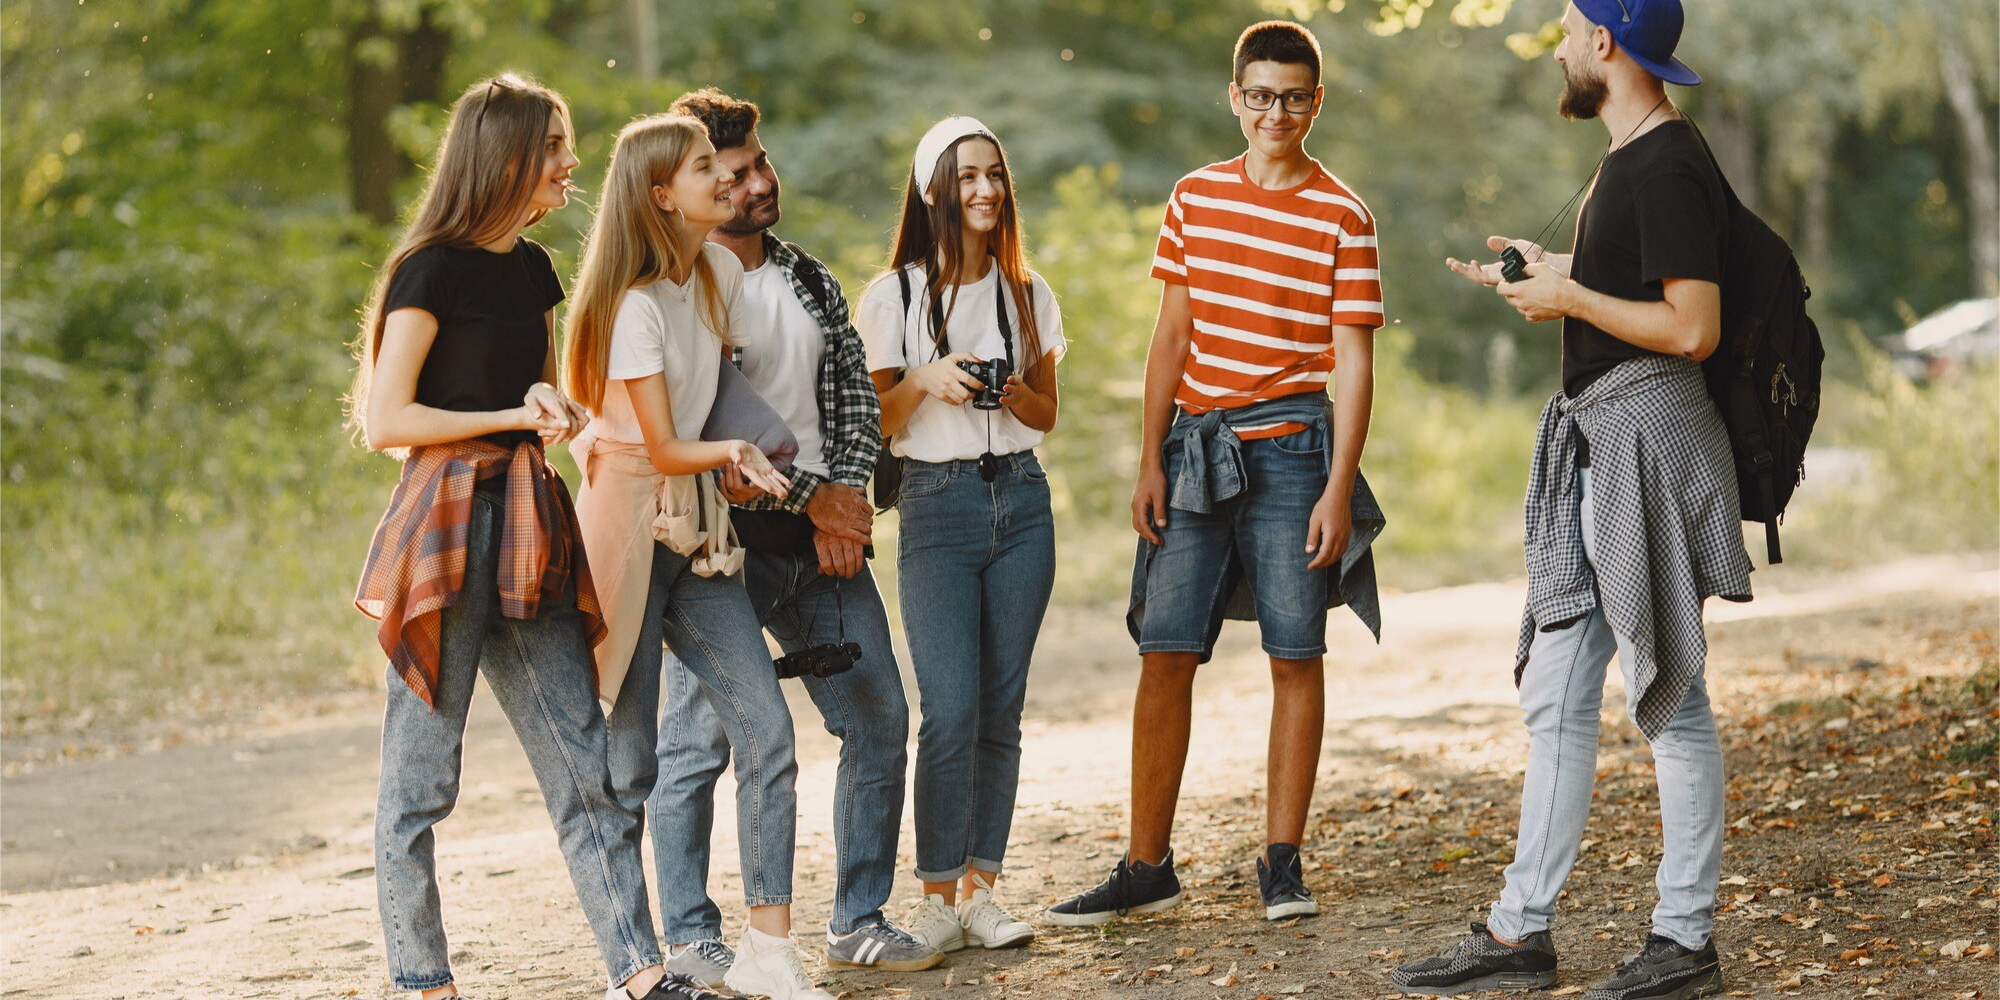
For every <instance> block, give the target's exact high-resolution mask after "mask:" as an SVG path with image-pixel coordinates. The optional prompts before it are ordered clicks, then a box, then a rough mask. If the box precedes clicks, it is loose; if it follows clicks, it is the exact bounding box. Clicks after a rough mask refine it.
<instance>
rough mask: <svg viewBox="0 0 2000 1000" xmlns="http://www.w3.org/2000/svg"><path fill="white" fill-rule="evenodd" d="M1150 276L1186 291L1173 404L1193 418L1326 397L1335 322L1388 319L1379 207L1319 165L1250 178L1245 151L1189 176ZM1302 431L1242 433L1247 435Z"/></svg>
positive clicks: (1274, 428)
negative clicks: (1298, 172)
mask: <svg viewBox="0 0 2000 1000" xmlns="http://www.w3.org/2000/svg"><path fill="white" fill-rule="evenodd" d="M1153 277H1155V278H1159V279H1160V280H1162V281H1166V282H1170V283H1172V284H1179V285H1186V286H1188V298H1189V300H1190V305H1191V306H1192V309H1193V312H1194V337H1193V343H1192V346H1191V348H1190V350H1189V352H1188V360H1187V367H1186V368H1185V369H1183V371H1182V372H1181V385H1180V390H1179V392H1177V393H1176V394H1175V398H1174V402H1175V403H1177V404H1179V405H1180V407H1181V408H1182V409H1184V410H1186V411H1188V412H1189V413H1206V412H1208V411H1209V410H1214V409H1234V408H1236V407H1240V406H1247V405H1249V404H1251V403H1257V402H1262V401H1264V400H1267V399H1276V398H1279V397H1281V396H1289V395H1293V394H1295V393H1302V392H1325V391H1326V381H1327V377H1328V376H1329V375H1330V374H1331V373H1332V372H1333V365H1334V357H1333V327H1335V326H1362V327H1367V328H1369V329H1375V328H1378V327H1380V326H1381V325H1382V278H1381V266H1380V262H1379V260H1378V259H1377V256H1376V248H1375V216H1374V213H1372V212H1370V211H1368V206H1367V205H1364V204H1362V202H1361V198H1360V197H1359V196H1358V195H1356V194H1355V193H1354V192H1353V191H1351V190H1349V189H1348V187H1347V185H1345V184H1342V183H1341V182H1340V180H1339V178H1336V177H1334V176H1333V174H1331V173H1329V172H1327V169H1326V168H1325V167H1323V166H1321V165H1320V164H1319V162H1318V161H1317V160H1315V161H1313V171H1312V176H1311V177H1310V178H1308V179H1307V180H1306V181H1305V183H1303V184H1300V185H1298V186H1296V187H1291V188H1286V189H1284V190H1279V191H1267V190H1265V189H1263V188H1260V187H1258V186H1257V185H1256V184H1254V183H1252V182H1251V181H1250V179H1249V178H1247V177H1245V176H1244V175H1243V157H1241V156H1239V157H1237V158H1236V159H1233V160H1229V161H1227V162H1224V163H1216V164H1211V165H1209V166H1206V167H1203V168H1201V169H1200V170H1197V171H1195V172H1194V173H1191V174H1189V175H1187V176H1186V177H1183V178H1181V180H1180V183H1178V184H1175V185H1174V194H1173V197H1172V198H1169V199H1168V200H1167V217H1166V221H1165V222H1164V223H1163V224H1162V225H1161V226H1160V245H1159V249H1158V250H1157V251H1156V252H1155V255H1154V257H1153ZM1300 429H1301V427H1300V425H1298V424H1272V425H1269V426H1264V427H1254V426H1253V427H1238V428H1235V430H1236V433H1237V435H1238V436H1239V437H1242V438H1244V439H1246V440H1248V439H1254V438H1265V437H1276V436H1278V435H1280V434H1289V433H1291V432H1293V431H1295V430H1300Z"/></svg>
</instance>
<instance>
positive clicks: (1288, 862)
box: [1257, 844, 1319, 920]
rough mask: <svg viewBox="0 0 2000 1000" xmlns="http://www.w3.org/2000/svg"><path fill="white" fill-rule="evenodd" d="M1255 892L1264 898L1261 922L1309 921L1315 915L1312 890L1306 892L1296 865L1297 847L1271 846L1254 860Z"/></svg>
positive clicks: (1295, 845)
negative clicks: (1262, 920) (1297, 918)
mask: <svg viewBox="0 0 2000 1000" xmlns="http://www.w3.org/2000/svg"><path fill="white" fill-rule="evenodd" d="M1257 891H1258V892H1259V893H1260V894H1262V895H1263V897H1264V919H1266V920H1283V919H1285V918H1286V917H1310V916H1315V915H1317V914H1318V913H1319V904H1318V903H1317V902H1314V901H1313V894H1312V890H1311V889H1308V888H1306V876H1305V871H1304V870H1303V869H1302V868H1301V867H1300V865H1299V845H1297V844H1272V845H1270V846H1268V847H1266V848H1264V856H1263V857H1261V858H1258V859H1257Z"/></svg>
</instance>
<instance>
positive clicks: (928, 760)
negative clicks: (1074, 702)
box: [896, 451, 1056, 882]
mask: <svg viewBox="0 0 2000 1000" xmlns="http://www.w3.org/2000/svg"><path fill="white" fill-rule="evenodd" d="M999 462H1000V475H999V477H998V478H997V479H995V480H994V481H993V482H991V483H989V482H986V481H985V480H982V479H981V478H979V472H978V467H977V463H976V462H972V461H958V462H943V463H932V462H917V461H908V460H906V461H905V463H904V467H903V468H904V471H903V498H902V502H901V505H900V506H901V510H902V524H901V527H900V528H899V530H898V534H897V549H896V569H897V573H898V577H899V578H898V581H897V590H898V592H899V596H900V599H901V601H902V608H903V628H904V629H905V630H906V631H907V633H908V635H909V640H910V661H911V666H912V668H913V670H914V672H915V673H916V677H917V693H918V701H919V704H920V706H921V708H922V711H923V721H922V722H921V723H920V724H919V725H918V727H917V776H916V830H917V869H916V874H917V877H918V878H920V879H923V880H924V881H926V882H947V881H950V880H952V879H955V878H958V877H960V876H961V875H964V874H965V870H966V868H967V867H968V866H970V867H975V868H978V869H980V870H982V871H990V872H995V873H998V872H999V871H1000V870H1001V862H1002V861H1003V860H1004V859H1005V857H1006V853H1007V836H1008V834H1009V832H1010V831H1011V830H1012V828H1013V824H1014V795H1015V792H1016V791H1017V789H1018V786H1019V785H1020V780H1021V709H1022V706H1023V705H1024V704H1025V703H1026V701H1027V697H1028V661H1029V659H1030V658H1031V657H1032V656H1033V654H1034V651H1035V638H1036V636H1037V634H1038V633H1040V632H1041V629H1042V615H1043V613H1044V612H1046V611H1047V610H1048V606H1049V594H1050V592H1051V590H1053V588H1054V586H1055V578H1056V534H1055V520H1054V518H1053V516H1052V515H1051V513H1050V508H1049V479H1048V474H1047V473H1045V472H1043V471H1042V466H1041V463H1040V462H1039V461H1037V460H1036V458H1035V454H1034V452H1030V451H1023V452H1017V453H1015V454H1012V455H1002V456H1000V459H999Z"/></svg>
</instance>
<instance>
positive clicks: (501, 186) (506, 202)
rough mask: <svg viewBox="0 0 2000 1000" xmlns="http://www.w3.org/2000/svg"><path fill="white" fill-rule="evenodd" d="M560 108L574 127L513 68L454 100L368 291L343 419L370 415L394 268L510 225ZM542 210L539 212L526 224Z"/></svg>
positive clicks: (537, 171) (358, 425) (551, 97)
mask: <svg viewBox="0 0 2000 1000" xmlns="http://www.w3.org/2000/svg"><path fill="white" fill-rule="evenodd" d="M558 114H560V115H561V116H562V121H563V127H564V128H565V129H569V128H571V126H570V123H569V105H568V104H567V103H565V102H564V101H563V99H562V95H561V94H558V93H556V92H555V91H553V90H550V89H549V88H547V87H544V86H542V85H540V84H538V83H535V82H533V81H531V80H528V79H525V78H523V77H520V76H517V75H515V74H513V73H503V74H501V75H499V76H496V77H493V78H490V79H486V80H481V81H479V82H478V83H475V84H473V85H472V86H470V87H467V88H466V89H465V93H463V94H460V95H458V100H457V101H455V102H453V103H452V106H451V120H450V122H449V123H447V124H446V125H445V130H444V141H442V142H440V143H439V144H438V153H437V162H436V163H435V165H434V166H433V168H432V170H431V173H430V180H429V181H428V182H426V183H425V184H424V193H423V196H422V197H420V198H419V199H417V208H416V211H415V213H413V214H412V215H411V217H410V222H409V225H408V226H406V227H405V228H404V229H403V235H402V238H400V239H398V240H397V241H396V248H395V249H394V250H392V251H390V253H389V259H388V260H387V261H386V262H385V263H383V265H382V267H381V269H379V270H378V271H376V272H375V285H374V287H373V288H371V289H370V290H369V292H368V306H367V310H366V312H365V313H364V314H363V316H362V320H361V335H360V336H359V337H357V338H356V339H355V343H354V356H355V359H356V360H357V361H359V362H360V365H359V367H358V368H357V369H356V371H355V373H354V385H353V388H352V389H350V390H349V392H348V394H347V400H346V403H347V422H348V426H350V427H352V428H353V429H354V430H355V431H357V432H359V431H361V430H362V429H363V425H364V424H365V423H366V421H367V419H368V386H369V382H370V380H371V379H372V377H373V376H374V373H375V356H376V354H377V352H379V351H380V350H381V349H382V327H383V325H384V323H386V322H387V320H388V316H387V314H386V313H384V311H383V309H382V304H383V301H384V300H385V299H386V298H387V297H388V294H389V282H390V281H391V280H393V279H394V278H395V275H396V269H397V268H400V267H402V266H403V262H404V261H406V260H409V259H410V255H411V254H413V253H416V252H417V251H419V250H422V249H424V248H425V247H432V246H440V245H442V246H451V247H476V246H479V245H481V244H483V243H490V242H492V241H494V240H497V239H500V238H501V237H503V236H505V235H506V234H507V233H508V232H509V231H510V230H512V229H513V227H514V226H515V224H517V223H519V222H520V221H521V213H522V211H523V210H525V209H526V208H527V205H528V199H529V198H531V197H533V195H534V189H535V185H536V184H537V183H539V182H540V181H541V179H542V156H543V152H542V147H543V145H544V140H545V139H547V137H548V134H549V121H550V119H551V118H553V117H554V116H556V115H558ZM544 214H546V213H543V212H536V213H535V214H534V215H533V216H532V217H531V218H529V220H528V225H534V224H535V223H536V222H539V221H541V218H542V216H543V215H544Z"/></svg>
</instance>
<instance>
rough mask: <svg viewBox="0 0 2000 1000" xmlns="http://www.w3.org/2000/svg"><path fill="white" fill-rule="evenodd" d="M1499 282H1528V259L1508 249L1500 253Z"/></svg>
mask: <svg viewBox="0 0 2000 1000" xmlns="http://www.w3.org/2000/svg"><path fill="white" fill-rule="evenodd" d="M1500 280H1502V281H1505V282H1507V283H1508V284H1510V285H1511V284H1513V283H1514V282H1516V281H1526V280H1528V258H1526V257H1523V256H1521V251H1519V250H1516V249H1514V248H1513V247H1511V246H1510V247H1508V248H1507V249H1505V250H1502V251H1500Z"/></svg>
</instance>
